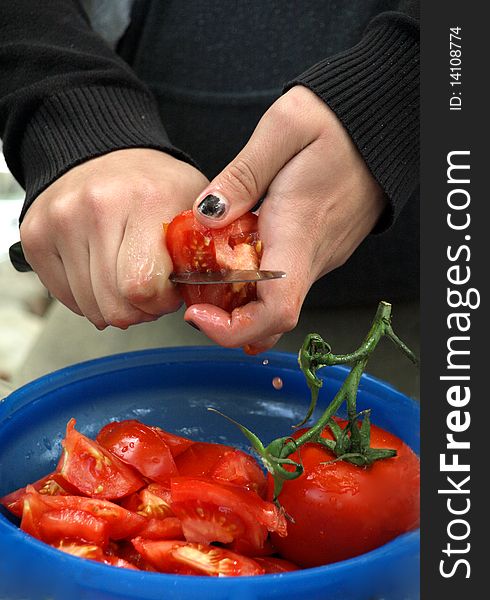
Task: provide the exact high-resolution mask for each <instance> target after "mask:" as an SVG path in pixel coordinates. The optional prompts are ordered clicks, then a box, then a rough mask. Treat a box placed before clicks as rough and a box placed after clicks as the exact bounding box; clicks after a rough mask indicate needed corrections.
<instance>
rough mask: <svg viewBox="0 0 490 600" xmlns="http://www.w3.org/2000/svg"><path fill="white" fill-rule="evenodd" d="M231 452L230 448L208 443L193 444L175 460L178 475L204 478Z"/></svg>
mask: <svg viewBox="0 0 490 600" xmlns="http://www.w3.org/2000/svg"><path fill="white" fill-rule="evenodd" d="M231 450H233V448H232V447H231V446H225V445H224V444H213V443H209V442H195V443H194V444H192V446H190V447H189V448H187V450H185V452H182V454H179V456H178V457H177V458H176V459H175V464H176V465H177V470H178V472H179V475H183V476H186V477H205V476H207V475H209V473H210V471H211V470H212V469H213V468H214V466H215V464H216V463H217V462H218V460H219V459H220V458H221V457H222V456H223V455H224V454H225V453H226V452H230V451H231Z"/></svg>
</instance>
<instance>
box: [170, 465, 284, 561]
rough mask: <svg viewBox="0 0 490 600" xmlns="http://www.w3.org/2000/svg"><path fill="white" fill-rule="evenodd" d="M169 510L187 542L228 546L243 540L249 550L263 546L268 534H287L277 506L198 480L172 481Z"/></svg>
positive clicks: (232, 487)
mask: <svg viewBox="0 0 490 600" xmlns="http://www.w3.org/2000/svg"><path fill="white" fill-rule="evenodd" d="M171 494H172V510H173V512H174V513H175V515H176V516H177V517H178V518H179V519H180V521H181V523H182V530H183V532H184V536H185V538H186V540H188V541H190V542H199V543H205V544H207V543H211V542H221V543H223V544H229V543H231V542H234V541H236V540H244V541H245V542H246V543H247V544H248V545H250V548H251V549H256V550H260V549H261V548H263V546H264V542H265V540H266V537H267V531H276V532H277V533H278V535H285V534H286V520H285V517H284V515H282V514H281V513H280V512H279V510H278V509H277V508H276V506H275V505H274V504H272V503H270V502H266V501H265V500H262V499H261V498H260V497H259V496H258V495H257V494H256V493H255V492H253V491H250V490H247V489H245V488H242V487H239V486H235V485H232V484H225V483H218V482H216V481H212V480H210V479H205V478H197V477H176V478H174V479H172V480H171Z"/></svg>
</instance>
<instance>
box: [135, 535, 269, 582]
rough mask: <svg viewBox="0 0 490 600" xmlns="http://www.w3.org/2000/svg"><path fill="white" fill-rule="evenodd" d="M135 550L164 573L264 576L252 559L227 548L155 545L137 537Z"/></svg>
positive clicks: (177, 543) (169, 542) (203, 545)
mask: <svg viewBox="0 0 490 600" xmlns="http://www.w3.org/2000/svg"><path fill="white" fill-rule="evenodd" d="M133 544H134V547H135V548H136V550H137V551H138V552H139V553H140V554H141V555H142V556H143V557H144V558H145V559H146V560H147V561H148V562H150V563H151V564H152V565H153V566H154V567H156V568H157V569H158V570H159V571H162V572H164V573H179V574H185V575H209V576H214V577H234V576H238V575H262V574H263V573H264V569H263V568H262V567H261V566H259V564H258V563H257V562H256V561H254V560H252V559H251V558H246V557H245V556H240V555H239V554H235V553H234V552H231V551H230V550H226V549H225V548H217V547H216V546H209V545H205V544H193V543H189V542H181V541H176V540H173V541H160V542H158V541H152V540H146V539H144V538H141V537H137V538H135V539H134V540H133Z"/></svg>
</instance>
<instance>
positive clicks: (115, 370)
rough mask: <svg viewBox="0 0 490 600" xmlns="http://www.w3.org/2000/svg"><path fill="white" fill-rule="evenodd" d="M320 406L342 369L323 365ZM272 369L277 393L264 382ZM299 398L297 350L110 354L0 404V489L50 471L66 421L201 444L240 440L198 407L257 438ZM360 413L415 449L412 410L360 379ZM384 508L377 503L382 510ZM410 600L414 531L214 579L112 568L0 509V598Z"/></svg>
mask: <svg viewBox="0 0 490 600" xmlns="http://www.w3.org/2000/svg"><path fill="white" fill-rule="evenodd" d="M321 374H322V375H323V377H324V379H325V383H324V386H323V390H322V392H321V394H320V405H321V406H323V407H324V406H325V405H326V401H327V399H329V398H331V397H332V394H333V393H334V392H335V391H336V390H337V389H338V388H339V386H340V384H341V383H342V381H343V380H344V378H345V375H346V369H344V368H342V367H331V368H328V369H323V371H322V372H321ZM277 376H278V377H280V378H281V379H282V381H283V387H282V389H280V390H276V389H275V388H274V387H273V386H272V379H273V378H274V377H277ZM308 402H309V393H308V388H307V387H306V384H305V381H304V378H303V375H302V373H301V372H300V370H299V368H298V365H297V361H296V356H294V355H291V354H281V353H269V354H266V355H261V356H260V357H247V356H245V355H244V354H243V353H242V352H241V351H234V350H225V349H221V348H209V347H202V348H201V347H198V348H196V347H187V348H166V349H161V350H149V351H142V352H132V353H128V354H120V355H116V356H110V357H107V358H102V359H98V360H94V361H90V362H86V363H82V364H79V365H76V366H73V367H68V368H66V369H62V370H60V371H57V372H55V373H52V374H49V375H46V376H44V377H42V378H40V379H38V380H36V381H34V382H32V383H30V384H28V385H26V386H25V387H23V388H21V389H19V390H17V391H16V392H14V393H13V394H11V395H10V396H8V397H7V398H6V399H5V401H4V402H2V403H0V496H2V495H4V494H6V493H8V492H10V491H12V490H14V489H16V488H18V487H21V486H22V485H25V484H26V483H28V482H31V481H34V480H36V479H39V478H40V477H42V476H43V475H45V474H46V473H48V472H50V471H51V470H53V468H54V467H55V465H56V463H57V460H58V457H59V455H60V452H61V440H62V438H63V435H64V430H65V425H66V423H67V421H68V420H69V419H70V418H71V417H75V418H76V419H77V428H78V429H79V430H80V431H82V432H83V433H84V434H86V435H88V436H90V437H94V436H95V434H96V433H97V431H98V430H99V428H100V427H101V426H102V425H103V424H105V423H107V422H108V421H109V420H111V419H112V420H114V419H128V418H129V419H131V418H133V419H134V418H136V419H140V420H141V421H143V422H145V423H148V424H151V425H161V426H162V427H164V428H165V429H168V430H169V431H173V432H176V433H179V434H181V435H185V436H190V437H193V438H195V439H199V440H206V441H215V442H225V443H231V444H235V445H237V446H241V447H242V448H247V443H246V441H245V440H244V438H243V437H242V434H241V433H240V432H239V430H238V429H236V428H235V427H234V426H233V425H231V424H230V423H229V422H227V421H225V420H224V419H222V418H221V417H219V416H218V415H216V414H213V413H211V412H209V411H207V410H206V408H207V407H208V406H213V407H215V408H218V409H219V410H221V411H222V412H224V413H226V414H227V415H229V416H231V417H233V418H235V419H236V420H238V421H240V422H241V423H243V424H244V425H247V426H248V427H249V428H251V429H252V430H253V431H255V432H256V433H257V434H258V435H259V436H260V437H261V438H262V440H264V441H268V440H270V439H272V438H273V437H278V436H279V435H284V434H286V433H288V432H289V431H290V427H291V425H292V424H295V423H297V422H299V421H300V419H301V418H302V417H303V415H304V413H305V410H306V407H307V405H308ZM358 405H359V409H363V408H367V407H370V408H372V418H373V421H374V422H375V423H376V424H377V425H379V426H381V427H384V428H386V429H388V430H389V431H391V432H393V433H395V434H396V435H398V436H399V437H401V438H402V439H403V440H404V441H405V442H406V443H408V444H409V445H410V446H411V447H412V448H413V449H414V450H415V451H416V452H419V406H418V404H417V403H416V402H414V401H413V400H411V399H410V398H408V397H406V396H404V395H403V394H400V393H399V392H397V391H396V390H395V389H394V388H392V387H391V386H389V385H386V384H385V383H383V382H381V381H379V380H376V379H374V378H373V377H370V376H364V377H363V379H362V382H361V386H360V393H359V400H358ZM381 510H382V508H381ZM418 597H419V532H418V531H413V532H410V533H408V534H405V535H402V536H400V537H398V538H397V539H395V540H393V541H391V542H389V543H388V544H386V545H384V546H382V547H380V548H377V549H376V550H374V551H372V552H369V553H366V554H364V555H362V556H358V557H356V558H353V559H350V560H346V561H342V562H338V563H335V564H332V565H327V566H324V567H318V568H315V569H305V570H303V571H298V572H293V573H287V574H281V575H264V576H261V577H237V578H219V579H218V578H213V577H190V576H176V575H164V574H159V573H147V572H139V571H131V570H125V569H118V568H114V567H109V566H106V565H103V564H99V563H96V562H93V561H90V560H82V559H79V558H75V557H72V556H70V555H68V554H64V553H62V552H60V551H58V550H55V549H54V548H51V547H50V546H47V545H45V544H42V543H41V542H39V541H37V540H35V539H34V538H32V537H30V536H28V535H26V534H24V533H23V532H22V531H21V530H20V529H18V527H17V526H16V525H15V524H14V523H13V522H11V520H10V519H9V517H8V515H7V513H6V511H4V512H2V514H0V599H1V600H4V599H8V600H21V599H22V600H37V599H42V600H47V599H50V600H78V599H83V600H162V598H165V600H171V599H174V598H178V599H192V600H196V599H206V600H208V599H212V600H221V599H232V600H245V599H258V598H263V599H267V600H271V599H276V598H277V599H280V600H287V599H289V598H295V599H297V598H309V599H310V600H314V599H321V600H412V599H416V598H418Z"/></svg>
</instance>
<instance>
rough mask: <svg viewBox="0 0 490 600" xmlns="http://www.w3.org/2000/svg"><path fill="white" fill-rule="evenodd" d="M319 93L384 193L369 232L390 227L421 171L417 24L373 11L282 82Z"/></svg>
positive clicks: (402, 16)
mask: <svg viewBox="0 0 490 600" xmlns="http://www.w3.org/2000/svg"><path fill="white" fill-rule="evenodd" d="M294 85H304V86H306V87H308V88H309V89H311V90H312V91H313V92H315V93H316V94H317V95H318V96H320V98H322V99H323V100H324V101H325V102H326V103H327V104H328V106H329V107H330V108H331V109H332V110H333V111H334V112H335V113H336V115H337V116H338V118H339V119H340V121H341V122H342V123H343V125H344V127H345V128H346V129H347V131H348V132H349V134H350V136H351V137H352V140H353V141H354V143H355V144H356V146H357V148H358V149H359V152H360V153H361V155H362V156H363V158H364V160H365V162H366V164H367V166H368V167H369V169H370V171H371V173H372V174H373V176H374V177H375V179H376V180H377V181H378V183H379V184H380V186H381V187H382V189H383V190H384V192H385V193H386V195H387V197H388V199H389V205H388V208H387V209H386V211H385V213H384V214H383V215H382V217H381V219H380V221H379V222H378V224H377V226H376V229H375V231H374V232H380V231H383V230H385V229H387V228H388V227H389V226H390V225H391V224H392V223H393V222H394V220H395V219H396V218H397V216H398V214H399V213H400V211H401V209H402V208H403V206H404V204H405V202H406V201H407V199H408V198H409V197H410V196H411V194H412V193H413V192H414V191H415V189H416V187H417V184H418V175H419V28H418V21H417V19H416V18H414V17H412V16H409V15H406V14H403V13H398V12H386V13H382V14H380V15H379V16H377V17H376V18H375V19H373V21H371V23H370V24H369V26H368V27H367V29H366V31H365V33H364V36H363V38H362V39H361V41H360V42H359V43H358V44H357V45H356V46H355V47H353V48H350V49H348V50H346V51H344V52H341V53H340V54H337V55H335V56H332V57H330V58H327V59H326V60H323V61H322V62H320V63H318V64H316V65H314V66H313V67H311V68H310V69H308V70H307V71H306V72H304V73H303V74H302V75H300V76H299V77H297V78H295V79H294V80H292V81H291V82H289V83H288V84H287V85H286V88H285V90H287V89H289V88H291V87H293V86H294Z"/></svg>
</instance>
